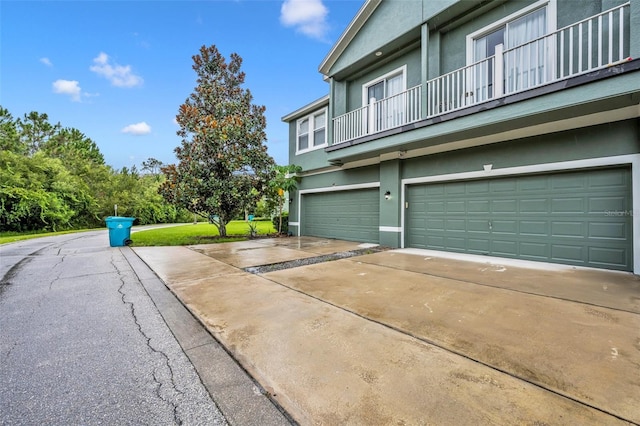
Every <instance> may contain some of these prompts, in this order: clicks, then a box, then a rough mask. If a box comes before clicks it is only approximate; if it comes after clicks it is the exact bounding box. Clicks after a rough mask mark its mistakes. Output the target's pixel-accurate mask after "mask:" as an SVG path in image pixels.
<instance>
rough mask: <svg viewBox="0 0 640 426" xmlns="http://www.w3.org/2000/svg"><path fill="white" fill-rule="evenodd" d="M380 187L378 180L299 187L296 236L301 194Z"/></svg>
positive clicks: (300, 213)
mask: <svg viewBox="0 0 640 426" xmlns="http://www.w3.org/2000/svg"><path fill="white" fill-rule="evenodd" d="M370 188H380V182H368V183H356V184H353V185H332V186H324V187H321V188H311V189H301V190H299V191H298V222H297V223H298V237H299V236H300V230H301V229H302V226H300V223H302V216H301V215H302V196H303V195H305V194H318V193H322V192H338V191H352V190H356V189H370Z"/></svg>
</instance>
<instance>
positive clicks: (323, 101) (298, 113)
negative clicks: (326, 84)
mask: <svg viewBox="0 0 640 426" xmlns="http://www.w3.org/2000/svg"><path fill="white" fill-rule="evenodd" d="M327 105H329V95H325V96H323V97H321V98H320V99H316V100H315V101H313V102H311V103H310V104H307V105H305V106H303V107H302V108H298V109H297V110H295V111H293V112H291V113H289V114H287V115H285V116H284V117H282V118H281V120H282V121H284V122H285V123H287V122H289V121H291V120H294V119H296V118H299V117H302V116H304V115H307V114H309V113H311V112H313V111H316V110H318V109H320V108H321V107H325V106H327Z"/></svg>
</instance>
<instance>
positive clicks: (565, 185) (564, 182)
mask: <svg viewBox="0 0 640 426" xmlns="http://www.w3.org/2000/svg"><path fill="white" fill-rule="evenodd" d="M585 182H586V176H584V175H581V174H578V175H575V174H565V175H556V177H554V179H553V180H552V181H551V189H552V190H565V189H570V190H572V191H576V190H579V191H583V190H584V189H585V187H586V185H585Z"/></svg>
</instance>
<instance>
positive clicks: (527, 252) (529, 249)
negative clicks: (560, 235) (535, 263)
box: [520, 242, 549, 260]
mask: <svg viewBox="0 0 640 426" xmlns="http://www.w3.org/2000/svg"><path fill="white" fill-rule="evenodd" d="M548 253H549V244H545V243H534V242H526V243H520V255H521V257H522V258H524V259H530V260H546V259H547V258H548V256H549V255H548Z"/></svg>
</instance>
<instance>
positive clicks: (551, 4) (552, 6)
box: [466, 0, 558, 65]
mask: <svg viewBox="0 0 640 426" xmlns="http://www.w3.org/2000/svg"><path fill="white" fill-rule="evenodd" d="M545 6H547V33H552V32H554V31H555V30H556V28H557V21H558V19H557V8H556V0H540V1H537V2H535V3H533V4H530V5H529V6H527V7H524V8H522V9H520V10H518V11H517V12H514V13H512V14H511V15H509V16H505V17H504V18H502V19H500V20H498V21H495V22H492V23H491V24H489V25H487V26H485V27H482V28H480V29H479V30H476V31H474V32H472V33H471V34H468V35H467V41H466V47H467V65H471V64H473V63H474V62H475V61H474V59H473V52H474V50H475V49H474V47H473V41H474V40H475V39H477V38H480V37H482V36H484V35H487V34H489V33H491V32H493V31H494V30H496V29H497V28H498V27H501V26H503V25H506V24H507V23H509V22H511V21H514V20H516V19H518V18H520V17H522V16H524V15H526V14H527V13H529V12H533V11H534V10H536V9H540V8H543V7H545Z"/></svg>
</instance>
